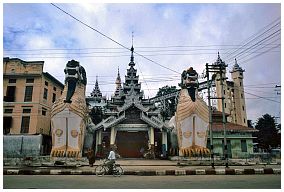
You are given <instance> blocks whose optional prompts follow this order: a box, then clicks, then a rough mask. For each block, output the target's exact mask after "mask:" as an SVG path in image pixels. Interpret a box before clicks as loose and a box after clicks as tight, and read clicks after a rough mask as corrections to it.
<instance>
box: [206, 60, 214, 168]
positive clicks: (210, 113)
mask: <svg viewBox="0 0 284 192" xmlns="http://www.w3.org/2000/svg"><path fill="white" fill-rule="evenodd" d="M206 77H207V90H208V109H209V133H210V152H211V158H210V159H211V166H212V168H214V151H213V133H212V108H211V98H210V87H211V85H210V83H209V67H208V63H206Z"/></svg>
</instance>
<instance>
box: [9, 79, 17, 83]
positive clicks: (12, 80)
mask: <svg viewBox="0 0 284 192" xmlns="http://www.w3.org/2000/svg"><path fill="white" fill-rule="evenodd" d="M16 82H17V80H16V79H9V83H16Z"/></svg>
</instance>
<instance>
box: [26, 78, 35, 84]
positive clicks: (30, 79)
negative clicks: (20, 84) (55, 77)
mask: <svg viewBox="0 0 284 192" xmlns="http://www.w3.org/2000/svg"><path fill="white" fill-rule="evenodd" d="M26 83H34V79H33V78H29V79H26Z"/></svg>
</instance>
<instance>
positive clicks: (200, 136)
mask: <svg viewBox="0 0 284 192" xmlns="http://www.w3.org/2000/svg"><path fill="white" fill-rule="evenodd" d="M197 136H198V137H199V138H204V137H205V136H206V132H197Z"/></svg>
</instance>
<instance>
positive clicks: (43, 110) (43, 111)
mask: <svg viewBox="0 0 284 192" xmlns="http://www.w3.org/2000/svg"><path fill="white" fill-rule="evenodd" d="M46 111H47V110H46V109H45V108H42V111H41V114H42V115H43V116H46Z"/></svg>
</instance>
